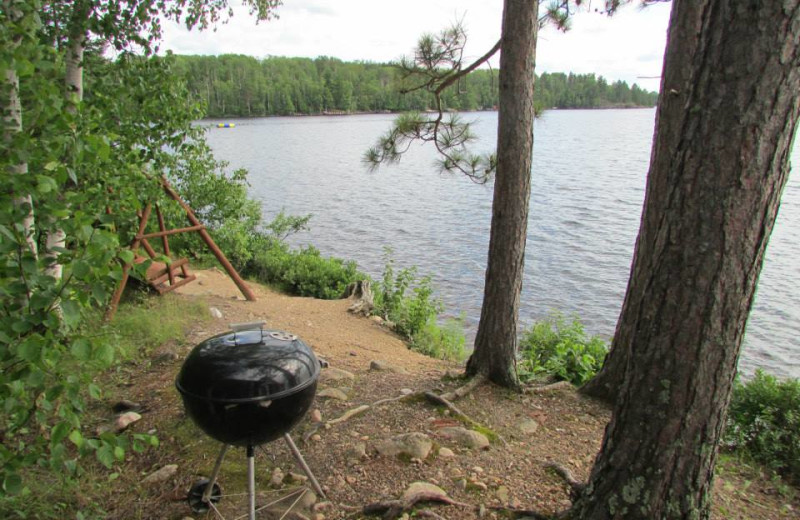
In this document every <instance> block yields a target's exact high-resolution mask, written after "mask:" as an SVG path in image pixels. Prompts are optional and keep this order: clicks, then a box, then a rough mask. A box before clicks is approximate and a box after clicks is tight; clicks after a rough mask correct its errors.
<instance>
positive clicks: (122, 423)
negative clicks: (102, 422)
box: [114, 412, 142, 433]
mask: <svg viewBox="0 0 800 520" xmlns="http://www.w3.org/2000/svg"><path fill="white" fill-rule="evenodd" d="M141 418H142V416H141V415H139V414H138V413H136V412H125V413H124V414H122V415H120V416H119V417H117V419H116V420H115V421H114V430H115V431H116V432H117V433H120V432H123V431H125V430H127V429H128V426H130V425H131V424H133V423H135V422H136V421H139V420H141Z"/></svg>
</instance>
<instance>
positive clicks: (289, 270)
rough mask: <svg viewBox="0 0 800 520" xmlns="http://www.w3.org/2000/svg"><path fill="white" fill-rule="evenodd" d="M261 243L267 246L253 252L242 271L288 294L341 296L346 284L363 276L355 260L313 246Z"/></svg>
mask: <svg viewBox="0 0 800 520" xmlns="http://www.w3.org/2000/svg"><path fill="white" fill-rule="evenodd" d="M263 244H264V245H265V246H266V249H264V250H261V251H259V252H257V253H255V254H254V255H253V258H252V260H251V261H250V262H249V264H248V267H247V268H246V270H245V274H248V275H252V276H255V277H256V278H257V279H258V280H260V281H262V282H266V283H271V284H275V285H277V286H278V287H279V288H280V289H281V290H283V291H285V292H287V293H289V294H293V295H297V296H311V297H314V298H322V299H326V300H334V299H337V298H341V297H342V294H343V293H344V290H345V288H347V286H348V284H350V283H351V282H354V281H356V280H358V279H363V278H365V276H364V275H363V274H361V273H360V272H359V271H358V269H357V267H356V263H355V262H352V261H344V260H342V259H341V258H334V257H329V258H325V257H323V256H322V255H320V252H319V250H318V249H316V248H314V247H312V246H309V247H307V248H305V249H300V250H291V249H289V246H287V245H286V244H285V243H283V242H280V241H278V240H273V241H264V242H263Z"/></svg>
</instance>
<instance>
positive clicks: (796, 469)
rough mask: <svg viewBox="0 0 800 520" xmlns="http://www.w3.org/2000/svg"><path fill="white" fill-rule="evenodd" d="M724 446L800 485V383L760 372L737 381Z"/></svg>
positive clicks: (729, 411)
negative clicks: (742, 453) (747, 456)
mask: <svg viewBox="0 0 800 520" xmlns="http://www.w3.org/2000/svg"><path fill="white" fill-rule="evenodd" d="M723 442H724V444H726V445H728V446H733V447H735V448H737V449H739V450H741V451H742V452H744V453H745V454H748V455H749V456H751V457H752V458H753V459H754V460H756V461H758V462H760V463H762V464H765V465H766V466H767V467H769V468H771V469H773V470H775V471H777V472H779V473H781V474H783V475H786V476H787V477H789V478H790V479H791V480H793V481H795V482H800V380H797V379H790V380H786V381H781V380H779V379H777V378H775V377H774V376H771V375H769V374H766V373H764V372H762V371H761V370H758V371H756V374H755V376H754V377H753V379H751V380H750V381H747V382H744V383H742V382H741V381H736V383H735V384H734V388H733V394H732V397H731V403H730V406H729V408H728V424H727V428H726V430H725V434H724V437H723Z"/></svg>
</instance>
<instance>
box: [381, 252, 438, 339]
mask: <svg viewBox="0 0 800 520" xmlns="http://www.w3.org/2000/svg"><path fill="white" fill-rule="evenodd" d="M390 253H391V251H389V250H387V253H386V264H385V267H384V269H383V277H382V279H381V281H380V282H378V283H377V284H375V290H374V291H373V292H374V303H375V310H374V314H376V315H378V316H381V317H382V318H384V319H386V320H389V321H391V322H393V323H394V330H395V331H396V332H397V333H398V334H400V335H402V336H405V337H407V338H408V339H413V338H414V337H415V336H416V335H417V333H419V332H420V331H421V330H422V329H423V328H425V326H426V325H428V323H429V322H430V321H431V319H433V320H434V321H435V320H436V317H437V316H438V314H439V313H440V312H441V311H442V309H443V307H442V302H441V301H439V300H437V299H434V298H433V285H432V283H431V278H430V276H423V277H422V278H417V268H416V267H404V268H403V269H400V270H399V271H397V274H395V269H394V260H392V259H391V258H390V257H389V255H390ZM409 292H410V293H411V294H410V295H409V294H408V293H409Z"/></svg>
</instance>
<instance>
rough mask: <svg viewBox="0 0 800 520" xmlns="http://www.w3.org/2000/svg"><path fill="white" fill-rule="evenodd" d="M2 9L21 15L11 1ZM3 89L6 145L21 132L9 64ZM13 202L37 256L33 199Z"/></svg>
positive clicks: (21, 167) (23, 165)
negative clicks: (20, 210)
mask: <svg viewBox="0 0 800 520" xmlns="http://www.w3.org/2000/svg"><path fill="white" fill-rule="evenodd" d="M2 7H3V10H4V11H5V12H6V13H8V17H9V19H10V20H12V21H17V20H18V19H19V18H20V17H22V16H23V14H22V13H20V12H18V11H17V10H16V9H15V8H14V7H13V2H8V1H4V2H3V3H2ZM19 44H20V42H19V40H13V41H12V42H11V49H9V50H11V51H12V52H13V49H15V48H17V47H18V46H19ZM3 82H4V85H3V87H4V89H5V91H6V92H7V98H6V106H4V107H2V109H3V142H4V143H5V144H6V146H9V147H11V146H13V142H14V137H15V136H16V135H18V134H20V133H21V132H22V103H21V101H20V97H19V77H18V76H17V71H16V70H15V69H14V66H13V64H11V65H10V66H9V67H8V68H7V69H6V70H5V74H4V76H3ZM8 170H9V171H8V173H9V174H11V175H28V163H27V162H25V161H20V162H18V163H17V164H14V165H11V166H9V167H8ZM13 203H14V206H15V207H18V208H23V210H24V211H25V216H24V217H23V218H22V222H21V224H22V229H23V232H24V233H25V242H26V244H27V245H28V249H29V250H30V252H31V253H32V254H33V256H34V257H36V256H37V246H36V237H35V218H34V214H33V199H32V198H31V195H30V193H17V194H15V196H14V199H13Z"/></svg>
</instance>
